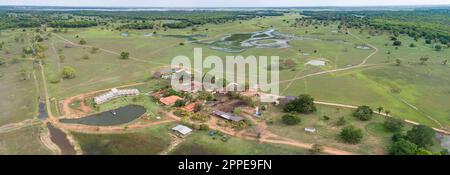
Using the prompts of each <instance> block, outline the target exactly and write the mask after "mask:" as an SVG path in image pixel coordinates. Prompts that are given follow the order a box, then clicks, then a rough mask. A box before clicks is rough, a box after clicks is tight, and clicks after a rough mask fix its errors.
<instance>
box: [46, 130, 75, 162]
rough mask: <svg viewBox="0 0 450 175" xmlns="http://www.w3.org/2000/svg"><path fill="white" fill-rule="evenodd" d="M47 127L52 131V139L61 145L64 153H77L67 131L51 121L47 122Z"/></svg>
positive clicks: (60, 147)
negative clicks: (55, 125)
mask: <svg viewBox="0 0 450 175" xmlns="http://www.w3.org/2000/svg"><path fill="white" fill-rule="evenodd" d="M47 128H48V130H49V131H50V139H51V140H52V142H53V143H55V144H56V145H57V146H58V147H59V149H60V150H61V153H62V154H63V155H75V154H76V153H77V152H76V151H75V148H74V147H73V145H72V144H71V143H70V141H69V139H67V135H66V133H64V132H63V131H61V130H60V129H58V128H56V127H54V126H53V125H52V124H50V123H47Z"/></svg>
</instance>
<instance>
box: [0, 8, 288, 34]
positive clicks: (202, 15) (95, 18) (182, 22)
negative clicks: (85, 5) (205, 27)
mask: <svg viewBox="0 0 450 175" xmlns="http://www.w3.org/2000/svg"><path fill="white" fill-rule="evenodd" d="M281 15H283V12H279V11H270V10H262V11H256V12H255V11H93V10H92V11H90V10H78V11H26V10H14V11H12V10H5V9H1V8H0V29H7V28H26V27H39V26H40V25H43V24H46V25H48V26H50V27H57V28H79V27H91V26H96V25H105V24H107V23H115V22H119V23H124V25H122V26H121V27H120V28H127V29H152V28H153V27H154V23H153V22H154V21H156V20H173V21H177V22H172V23H166V24H163V27H167V28H186V27H190V26H193V25H201V24H206V23H214V24H219V23H225V22H229V21H235V20H246V19H251V18H255V17H261V16H281Z"/></svg>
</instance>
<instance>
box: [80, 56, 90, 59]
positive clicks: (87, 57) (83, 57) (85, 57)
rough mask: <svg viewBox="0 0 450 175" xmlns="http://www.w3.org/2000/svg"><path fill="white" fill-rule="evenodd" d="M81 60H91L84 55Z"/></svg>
mask: <svg viewBox="0 0 450 175" xmlns="http://www.w3.org/2000/svg"><path fill="white" fill-rule="evenodd" d="M81 59H83V60H88V59H89V55H83V56H82V57H81Z"/></svg>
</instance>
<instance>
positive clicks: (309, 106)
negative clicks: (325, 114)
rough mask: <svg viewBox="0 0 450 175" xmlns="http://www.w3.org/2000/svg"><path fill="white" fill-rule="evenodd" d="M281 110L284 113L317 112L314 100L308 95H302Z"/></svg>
mask: <svg viewBox="0 0 450 175" xmlns="http://www.w3.org/2000/svg"><path fill="white" fill-rule="evenodd" d="M283 110H284V112H297V113H313V112H316V111H317V108H316V106H315V105H314V98H312V97H311V96H310V95H307V94H302V95H300V96H298V98H297V99H295V100H293V101H291V102H289V103H287V104H286V105H285V106H284V107H283Z"/></svg>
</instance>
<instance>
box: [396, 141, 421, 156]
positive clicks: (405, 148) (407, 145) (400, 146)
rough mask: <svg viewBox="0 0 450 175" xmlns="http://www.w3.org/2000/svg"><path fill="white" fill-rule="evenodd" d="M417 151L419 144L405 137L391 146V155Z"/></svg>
mask: <svg viewBox="0 0 450 175" xmlns="http://www.w3.org/2000/svg"><path fill="white" fill-rule="evenodd" d="M416 152H417V145H416V144H414V143H412V142H410V141H408V140H405V139H400V140H398V141H397V142H394V143H393V144H392V145H391V146H390V148H389V154H391V155H415V154H416Z"/></svg>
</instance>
